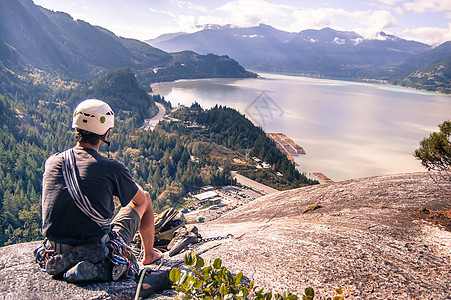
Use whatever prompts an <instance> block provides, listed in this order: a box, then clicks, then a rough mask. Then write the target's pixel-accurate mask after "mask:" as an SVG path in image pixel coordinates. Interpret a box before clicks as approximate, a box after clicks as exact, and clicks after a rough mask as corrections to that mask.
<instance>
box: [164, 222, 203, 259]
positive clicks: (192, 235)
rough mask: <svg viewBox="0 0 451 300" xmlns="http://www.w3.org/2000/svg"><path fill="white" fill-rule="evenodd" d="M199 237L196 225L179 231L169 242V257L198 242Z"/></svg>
mask: <svg viewBox="0 0 451 300" xmlns="http://www.w3.org/2000/svg"><path fill="white" fill-rule="evenodd" d="M198 237H199V235H198V229H197V227H196V226H194V225H192V226H189V227H188V228H183V229H182V230H180V231H179V233H178V234H177V235H176V236H175V237H174V238H173V239H172V240H171V241H170V242H169V245H168V250H169V252H168V254H169V257H172V256H174V255H176V254H178V253H180V251H182V250H183V249H184V248H185V247H186V246H188V245H189V244H195V243H197V242H198V241H199V238H198Z"/></svg>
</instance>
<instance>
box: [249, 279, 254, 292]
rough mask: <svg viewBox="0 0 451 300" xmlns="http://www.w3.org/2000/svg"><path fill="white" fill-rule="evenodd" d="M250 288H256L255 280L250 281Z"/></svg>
mask: <svg viewBox="0 0 451 300" xmlns="http://www.w3.org/2000/svg"><path fill="white" fill-rule="evenodd" d="M249 288H250V289H251V290H253V289H254V281H253V280H252V281H251V283H249Z"/></svg>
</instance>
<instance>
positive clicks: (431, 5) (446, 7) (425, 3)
mask: <svg viewBox="0 0 451 300" xmlns="http://www.w3.org/2000/svg"><path fill="white" fill-rule="evenodd" d="M403 6H404V8H405V9H406V10H410V11H413V12H416V13H423V12H427V11H435V12H437V11H451V1H450V0H414V1H409V2H407V3H404V5H403Z"/></svg>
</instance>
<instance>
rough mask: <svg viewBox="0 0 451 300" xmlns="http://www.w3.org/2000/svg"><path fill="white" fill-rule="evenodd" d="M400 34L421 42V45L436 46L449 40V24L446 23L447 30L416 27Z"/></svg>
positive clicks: (450, 24)
mask: <svg viewBox="0 0 451 300" xmlns="http://www.w3.org/2000/svg"><path fill="white" fill-rule="evenodd" d="M402 34H403V35H407V36H412V37H414V38H415V40H419V41H422V42H423V43H426V44H430V45H435V46H437V45H439V44H441V43H443V42H444V41H450V40H451V23H448V28H440V27H418V28H414V29H406V30H404V31H403V32H402Z"/></svg>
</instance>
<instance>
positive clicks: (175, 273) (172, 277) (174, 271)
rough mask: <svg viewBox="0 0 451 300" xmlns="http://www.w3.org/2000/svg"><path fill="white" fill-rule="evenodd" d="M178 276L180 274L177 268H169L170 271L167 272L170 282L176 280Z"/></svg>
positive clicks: (178, 278)
mask: <svg viewBox="0 0 451 300" xmlns="http://www.w3.org/2000/svg"><path fill="white" fill-rule="evenodd" d="M180 278H181V276H180V270H179V269H177V268H173V269H172V270H171V273H169V279H170V280H171V281H172V282H177V281H179V280H180Z"/></svg>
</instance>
